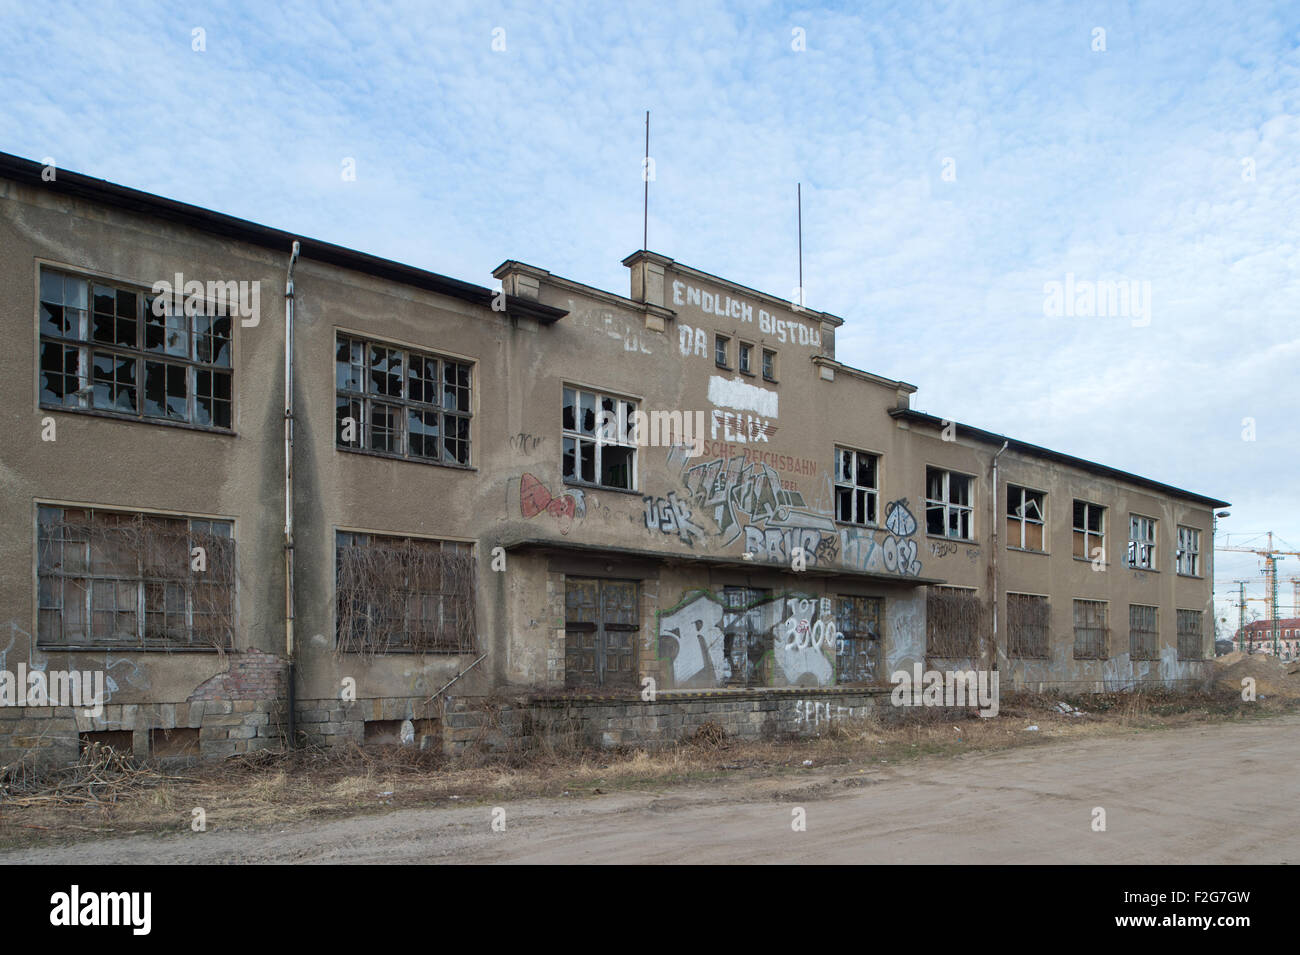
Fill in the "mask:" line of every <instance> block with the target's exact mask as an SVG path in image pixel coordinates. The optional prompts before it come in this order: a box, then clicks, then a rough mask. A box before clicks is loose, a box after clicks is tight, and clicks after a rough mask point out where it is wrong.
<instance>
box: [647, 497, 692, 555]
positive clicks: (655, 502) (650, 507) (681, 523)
mask: <svg viewBox="0 0 1300 955" xmlns="http://www.w3.org/2000/svg"><path fill="white" fill-rule="evenodd" d="M642 501H644V502H645V526H646V527H647V528H648V529H649V530H657V531H660V532H662V533H664V534H676V535H677V537H678V538H679V539H680V540H681V542H682V543H683V544H688V545H690V546H692V547H694V546H695V538H697V537H703V536H704V529H703V528H702V527H700V526H699V525H698V524H696V523H695V521H694V520H692V519H691V509H690V507H689V506H688V505H687V503H686V502H685V501H684V500H682V499H681V498H679V497H678V496H677V492H676V491H669V492H668V496H667V497H666V498H664V497H644V498H642Z"/></svg>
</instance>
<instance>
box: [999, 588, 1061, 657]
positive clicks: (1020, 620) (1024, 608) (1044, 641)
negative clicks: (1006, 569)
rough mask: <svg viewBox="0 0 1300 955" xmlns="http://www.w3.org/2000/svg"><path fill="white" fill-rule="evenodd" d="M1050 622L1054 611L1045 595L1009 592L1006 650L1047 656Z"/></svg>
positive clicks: (1012, 652)
mask: <svg viewBox="0 0 1300 955" xmlns="http://www.w3.org/2000/svg"><path fill="white" fill-rule="evenodd" d="M1051 623H1052V612H1051V607H1050V605H1049V604H1048V602H1047V598H1046V597H1040V596H1037V595H1035V594H1007V653H1008V654H1009V655H1011V656H1013V657H1025V658H1028V659H1035V660H1045V659H1046V658H1047V656H1048V635H1049V633H1050V632H1051Z"/></svg>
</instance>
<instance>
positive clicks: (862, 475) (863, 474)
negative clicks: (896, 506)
mask: <svg viewBox="0 0 1300 955" xmlns="http://www.w3.org/2000/svg"><path fill="white" fill-rule="evenodd" d="M879 461H880V458H879V456H877V455H875V454H868V453H867V452H865V451H850V450H849V449H847V448H836V449H835V519H836V520H837V521H840V522H842V523H845V524H861V525H863V526H874V525H875V523H876V503H877V496H878V493H879V486H878V481H877V467H878V465H879Z"/></svg>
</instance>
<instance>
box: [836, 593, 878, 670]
mask: <svg viewBox="0 0 1300 955" xmlns="http://www.w3.org/2000/svg"><path fill="white" fill-rule="evenodd" d="M884 607H885V601H884V600H883V599H882V598H880V597H850V596H841V597H838V598H836V603H835V611H836V614H835V625H836V627H838V628H839V631H840V635H841V637H840V640H839V641H838V643H837V644H836V646H835V682H836V683H839V684H845V683H874V682H875V681H876V680H877V678H878V673H879V669H880V648H881V642H882V641H881V638H880V635H881V622H882V620H883V618H884Z"/></svg>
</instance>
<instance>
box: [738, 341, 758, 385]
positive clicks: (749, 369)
mask: <svg viewBox="0 0 1300 955" xmlns="http://www.w3.org/2000/svg"><path fill="white" fill-rule="evenodd" d="M736 342H737V344H736V370H737V371H738V372H740V373H741V374H742V375H749V376H750V377H751V378H752V377H754V343H753V342H747V341H744V340H743V339H737V340H736Z"/></svg>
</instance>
